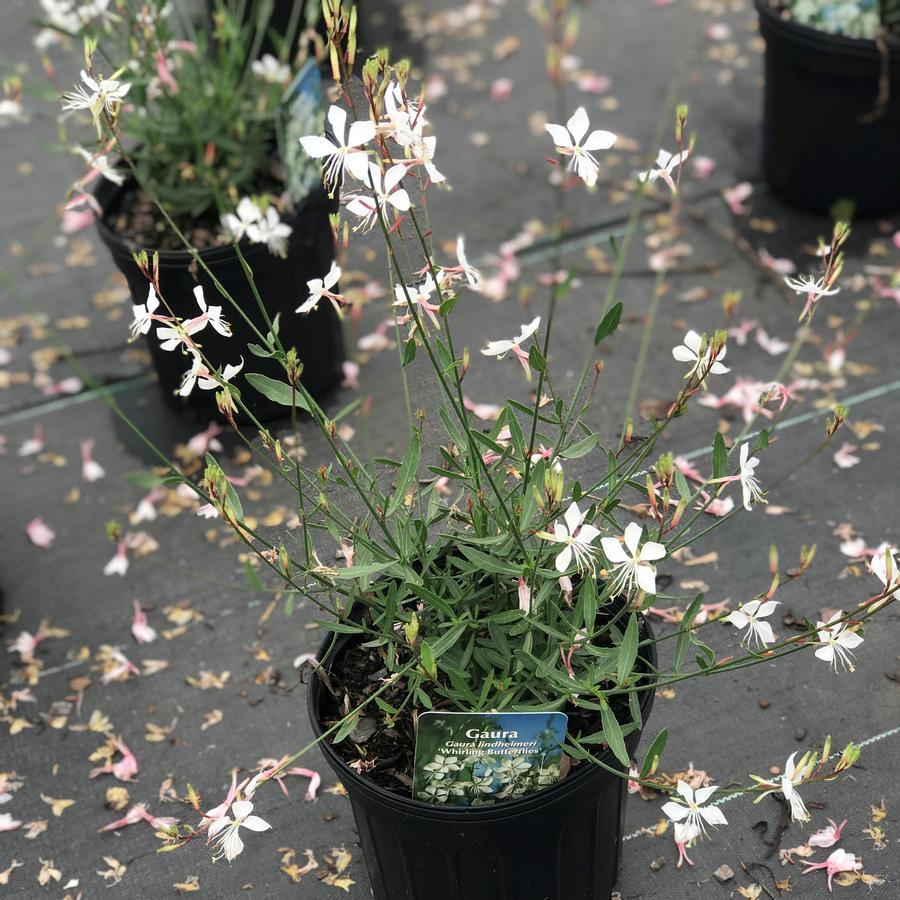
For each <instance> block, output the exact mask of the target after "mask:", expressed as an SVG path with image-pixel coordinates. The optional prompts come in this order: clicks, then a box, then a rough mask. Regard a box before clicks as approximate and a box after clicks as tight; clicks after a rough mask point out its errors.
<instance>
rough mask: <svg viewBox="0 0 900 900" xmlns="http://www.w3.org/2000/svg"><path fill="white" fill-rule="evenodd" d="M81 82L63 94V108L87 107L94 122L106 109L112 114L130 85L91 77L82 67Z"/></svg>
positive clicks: (68, 109)
mask: <svg viewBox="0 0 900 900" xmlns="http://www.w3.org/2000/svg"><path fill="white" fill-rule="evenodd" d="M81 81H82V84H77V85H75V88H74V90H71V91H69V92H68V93H66V94H63V107H62V108H63V110H66V111H71V110H76V109H89V110H90V111H91V115H92V116H93V117H94V124H96V123H97V122H99V121H100V114H101V113H102V112H103V111H104V110H106V112H107V113H109V114H110V115H114V114H115V112H116V110H117V109H118V108H119V104H120V103H121V102H122V101H123V100H124V99H125V95H126V94H127V93H128V92H129V91H130V90H131V85H130V84H128V83H125V82H120V81H116V80H115V79H113V78H92V77H91V76H90V75H88V73H87V72H85V71H84V69H82V70H81Z"/></svg>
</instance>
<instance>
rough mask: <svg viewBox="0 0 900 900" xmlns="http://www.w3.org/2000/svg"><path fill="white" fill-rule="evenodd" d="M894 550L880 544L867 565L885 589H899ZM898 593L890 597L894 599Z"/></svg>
mask: <svg viewBox="0 0 900 900" xmlns="http://www.w3.org/2000/svg"><path fill="white" fill-rule="evenodd" d="M895 552H896V550H895V549H894V548H893V547H889V546H888V545H887V544H882V545H881V546H880V547H879V548H878V549H877V550H876V551H875V553H874V555H873V556H872V562H871V563H870V564H869V565H870V568H871V569H872V574H873V575H874V576H875V577H876V578H877V579H878V580H879V581H880V582H881V583H882V584H883V585H884V586H885V588H892V587H897V588H900V568H898V563H897V557H896V556H895V555H894V554H895ZM897 594H898V591H894V592H893V594H892V596H894V597H896V596H897Z"/></svg>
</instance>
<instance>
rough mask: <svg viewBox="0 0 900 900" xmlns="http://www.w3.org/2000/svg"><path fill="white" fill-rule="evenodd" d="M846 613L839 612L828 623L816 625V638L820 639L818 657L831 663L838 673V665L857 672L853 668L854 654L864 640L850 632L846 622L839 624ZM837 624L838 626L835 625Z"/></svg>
mask: <svg viewBox="0 0 900 900" xmlns="http://www.w3.org/2000/svg"><path fill="white" fill-rule="evenodd" d="M843 617H844V613H843V612H841V611H840V610H838V612H836V613H835V614H834V615H833V616H832V617H831V618H830V619H829V620H828V621H827V622H817V623H816V637H818V639H819V644H820V646H819V649H818V650H816V657H817V658H818V659H823V660H825V662H827V663H830V664H831V667H832V668H833V669H834V671H835V672H837V669H838V663H840V665H841V666H842V668H844V669H849V670H850V671H851V672H853V671H855V669H854V667H853V662H852V660H853V653H851V651H852V650H855V649H856V648H857V647H858V646H859V645H860V644H861V643H862V642H863V639H862V638H861V637H860V636H859V635H858V634H857V633H856V632H855V631H849V630H848V628H847V623H846V622H838V619H842V618H843ZM833 623H836V624H833Z"/></svg>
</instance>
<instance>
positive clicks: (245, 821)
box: [207, 800, 272, 862]
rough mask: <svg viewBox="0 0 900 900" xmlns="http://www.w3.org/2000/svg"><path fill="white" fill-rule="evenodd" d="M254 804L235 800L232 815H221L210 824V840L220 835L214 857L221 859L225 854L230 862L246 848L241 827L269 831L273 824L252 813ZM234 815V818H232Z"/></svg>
mask: <svg viewBox="0 0 900 900" xmlns="http://www.w3.org/2000/svg"><path fill="white" fill-rule="evenodd" d="M252 813H253V804H252V803H251V802H250V801H249V800H235V801H234V803H232V804H231V816H221V817H220V818H217V819H214V820H213V822H212V824H211V825H210V826H209V831H208V832H207V833H208V835H209V840H212V839H213V838H215V837H216V835H218V838H216V841H215V844H216V848H217V852H216V853H215V854H214V855H213V859H221V858H222V857H223V856H224V857H225V859H227V860H228V861H229V862H231V860H233V859H234V858H235V857H236V856H238V854H240V852H241V851H242V850H243V849H244V842H243V841H242V840H241V836H240V833H239V832H240V829H241V828H247V829H249V830H250V831H268V830H269V829H270V828H271V827H272V826H271V825H270V824H269V823H268V822H266V821H264V820H263V819H261V818H260V817H259V816H254V815H252ZM232 816H234V818H233V819H232Z"/></svg>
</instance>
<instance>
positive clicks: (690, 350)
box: [672, 330, 729, 380]
mask: <svg viewBox="0 0 900 900" xmlns="http://www.w3.org/2000/svg"><path fill="white" fill-rule="evenodd" d="M701 348H703V338H702V337H701V336H700V335H699V334H697V332H696V331H693V330H691V331H689V332H688V333H687V334H686V335H685V336H684V343H683V344H679V345H678V346H677V347H673V348H672V356H674V357H675V359H677V360H678V362H683V363H690V364H691V367H690V369H688V373H687V375H685V376H684V377H685V378H691V377H692V376H693V375H694V374H696V373H697V372H700V373H701V380H703V379H705V378H706V376H707V375H709V374H713V375H724V374H725V373H726V372H728V371H729V369H727V368H726V367H725V366H723V365H722V363H721V362H720V360H722V359H724V358H725V349H726V348H725V347H724V346H723V347H722V349H721V350H719V352H718V353H717V354H716V358H715V359H711V353H710V351H711V349H712V348H711V347H710V346H709V343H707V345H706V347H705V348H703V352H702V353H701Z"/></svg>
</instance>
